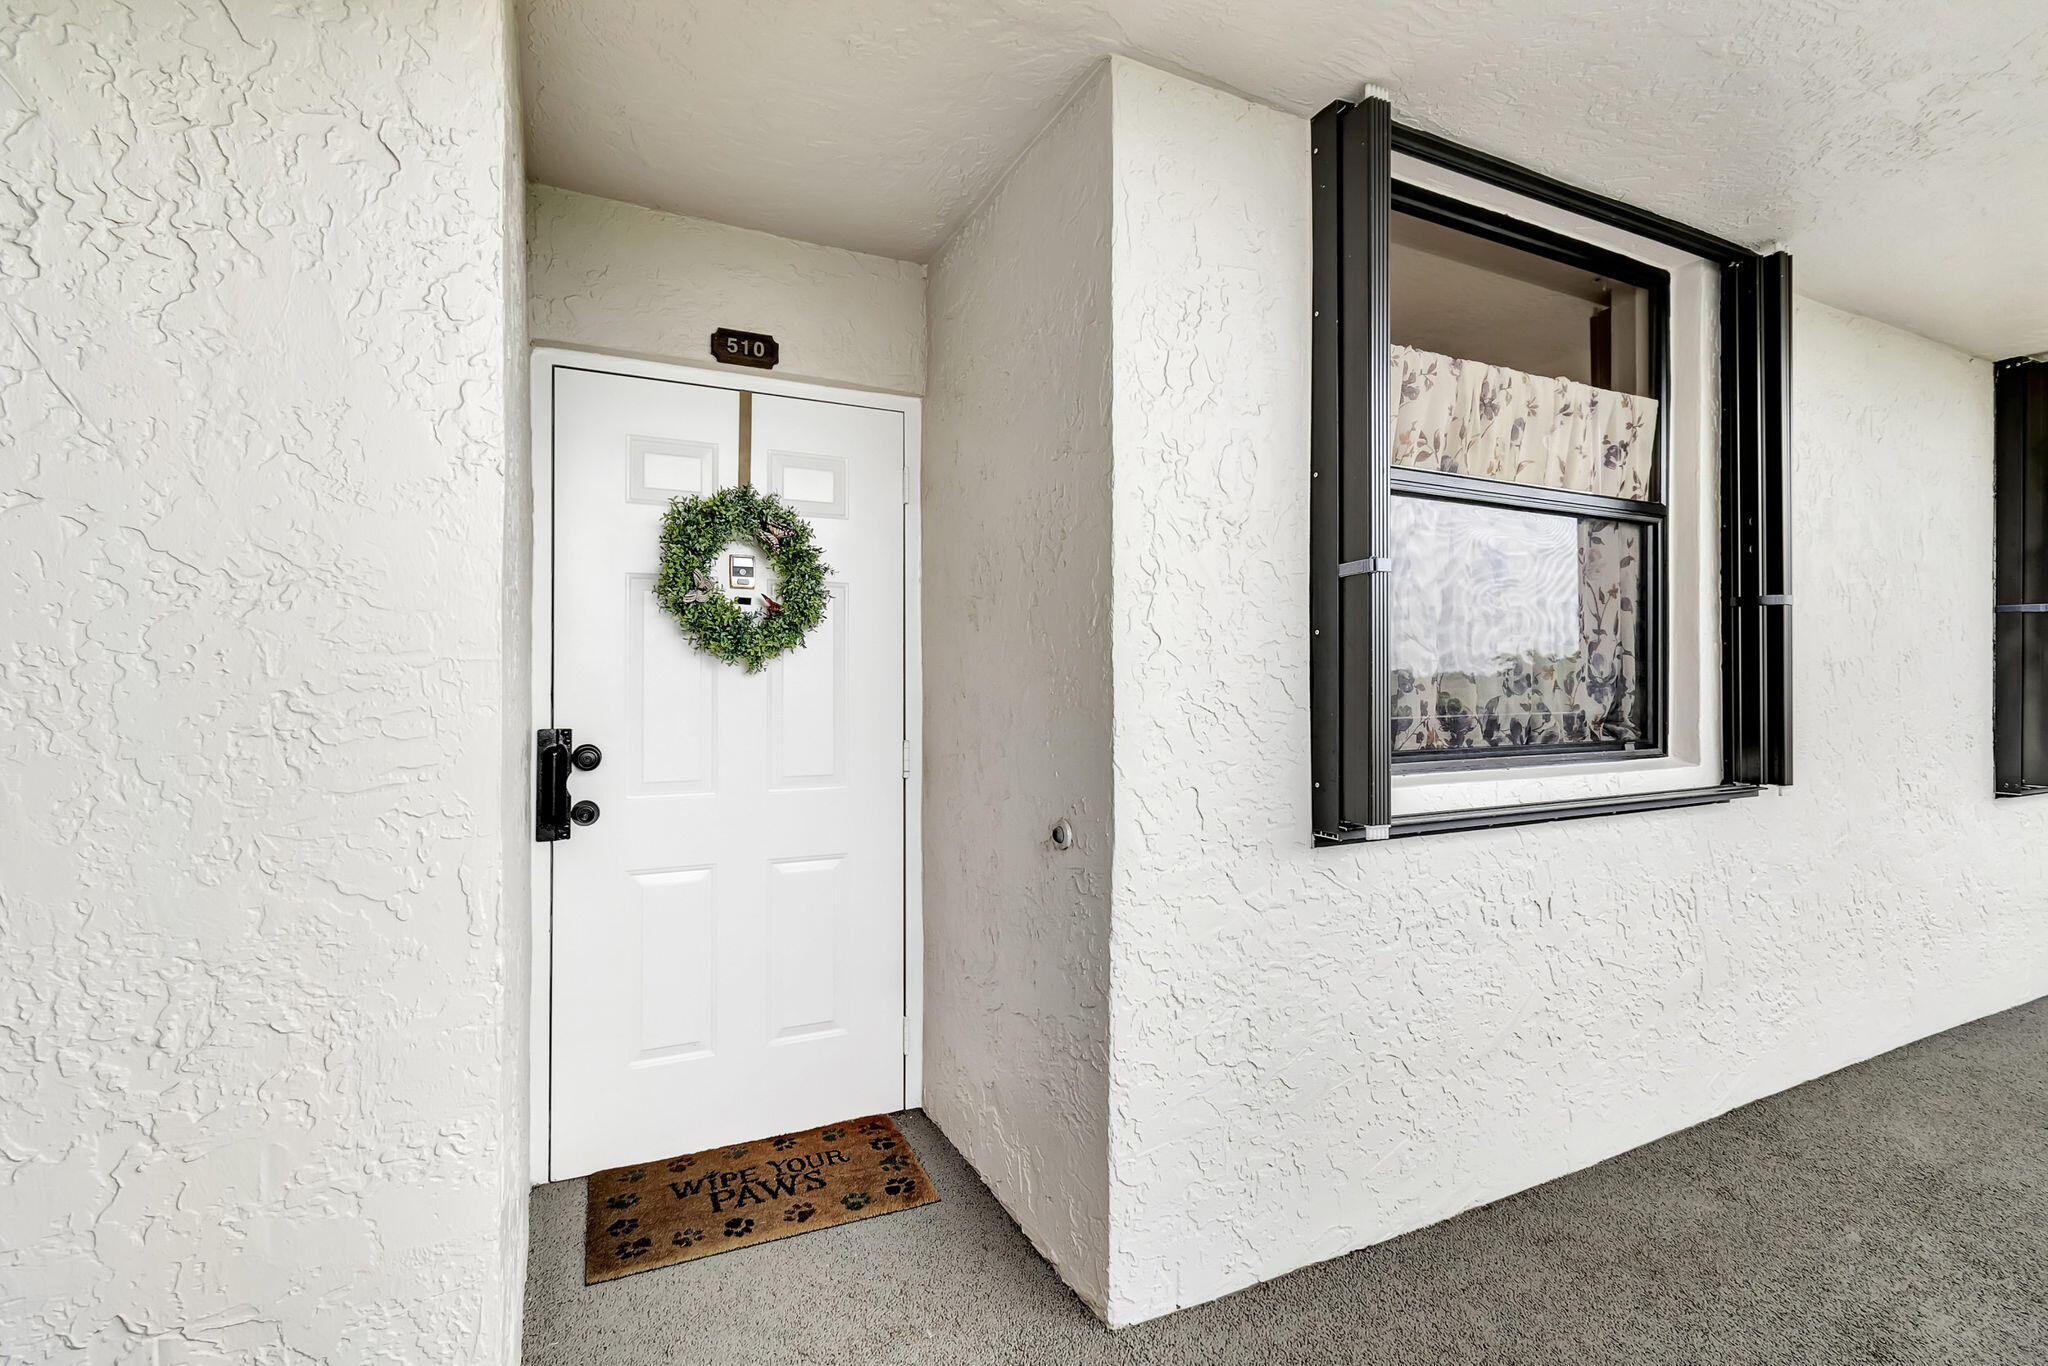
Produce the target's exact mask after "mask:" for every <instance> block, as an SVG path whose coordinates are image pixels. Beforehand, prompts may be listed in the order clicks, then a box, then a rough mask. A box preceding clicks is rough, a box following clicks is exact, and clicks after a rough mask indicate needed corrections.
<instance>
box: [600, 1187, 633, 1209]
mask: <svg viewBox="0 0 2048 1366" xmlns="http://www.w3.org/2000/svg"><path fill="white" fill-rule="evenodd" d="M639 1203H640V1195H639V1193H638V1192H637V1191H627V1192H626V1193H625V1194H624V1195H614V1196H613V1197H612V1198H611V1199H609V1200H607V1201H605V1202H604V1207H605V1208H606V1209H631V1208H633V1206H635V1205H637V1204H639Z"/></svg>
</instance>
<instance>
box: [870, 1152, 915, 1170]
mask: <svg viewBox="0 0 2048 1366" xmlns="http://www.w3.org/2000/svg"><path fill="white" fill-rule="evenodd" d="M876 1165H878V1166H879V1167H881V1169H882V1170H883V1171H885V1172H900V1171H902V1170H903V1169H904V1168H905V1167H907V1166H909V1165H910V1158H909V1157H908V1156H906V1155H905V1154H903V1153H890V1154H889V1155H888V1156H887V1157H885V1158H883V1159H882V1160H881V1161H880V1162H879V1163H877V1164H876Z"/></svg>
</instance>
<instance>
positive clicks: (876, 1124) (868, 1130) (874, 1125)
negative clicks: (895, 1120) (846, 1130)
mask: <svg viewBox="0 0 2048 1366" xmlns="http://www.w3.org/2000/svg"><path fill="white" fill-rule="evenodd" d="M888 1128H889V1126H888V1125H886V1124H884V1123H882V1121H881V1120H879V1119H871V1120H869V1121H868V1122H867V1123H865V1124H863V1125H861V1126H860V1131H861V1132H862V1133H864V1134H879V1133H886V1132H887V1131H888Z"/></svg>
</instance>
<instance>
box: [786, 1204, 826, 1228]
mask: <svg viewBox="0 0 2048 1366" xmlns="http://www.w3.org/2000/svg"><path fill="white" fill-rule="evenodd" d="M817 1212H818V1207H817V1206H816V1205H813V1204H809V1203H808V1202H807V1203H805V1204H801V1205H791V1206H790V1207H789V1208H788V1209H786V1210H784V1211H783V1212H782V1222H783V1223H785V1224H801V1223H802V1222H803V1221H804V1220H806V1219H808V1218H810V1217H811V1216H812V1215H813V1214H816V1213H817Z"/></svg>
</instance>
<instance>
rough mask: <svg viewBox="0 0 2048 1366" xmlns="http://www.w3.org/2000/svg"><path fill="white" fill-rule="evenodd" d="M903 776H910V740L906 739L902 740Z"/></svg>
mask: <svg viewBox="0 0 2048 1366" xmlns="http://www.w3.org/2000/svg"><path fill="white" fill-rule="evenodd" d="M903 776H904V777H905V778H908V777H909V776H910V741H908V740H905V741H904V742H903Z"/></svg>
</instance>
